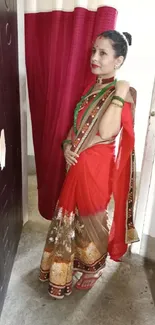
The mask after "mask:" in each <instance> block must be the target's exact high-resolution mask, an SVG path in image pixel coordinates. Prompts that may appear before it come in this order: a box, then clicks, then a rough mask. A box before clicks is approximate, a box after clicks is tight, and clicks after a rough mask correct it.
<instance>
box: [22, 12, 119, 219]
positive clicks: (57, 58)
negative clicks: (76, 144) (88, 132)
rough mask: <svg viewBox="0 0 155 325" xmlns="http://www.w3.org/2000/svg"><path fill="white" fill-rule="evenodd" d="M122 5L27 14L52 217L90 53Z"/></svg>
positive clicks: (44, 204) (32, 90)
mask: <svg viewBox="0 0 155 325" xmlns="http://www.w3.org/2000/svg"><path fill="white" fill-rule="evenodd" d="M116 17H117V11H116V9H114V8H112V7H107V6H104V7H101V8H98V10H97V11H96V12H94V11H89V10H87V9H83V8H75V10H74V11H73V12H64V11H52V12H46V13H35V14H34V13H33V14H26V15H25V24H26V25H25V28H26V66H27V78H28V89H29V100H30V111H31V119H32V131H33V141H34V150H35V160H36V170H37V180H38V202H39V211H40V214H41V215H42V216H43V217H44V218H46V219H51V218H52V214H53V211H54V208H55V204H56V201H57V198H58V195H59V191H60V188H61V186H62V182H63V180H64V176H65V168H64V167H65V163H64V159H63V153H62V150H61V142H62V140H63V139H64V138H65V136H66V135H67V132H68V130H69V128H70V126H71V124H72V118H73V111H74V108H75V105H76V102H77V101H78V100H79V99H80V96H81V94H82V92H83V90H84V87H85V86H86V85H87V83H88V82H90V80H91V79H92V78H93V76H92V75H91V73H90V67H89V57H90V50H91V45H92V41H93V39H94V38H95V37H96V35H98V34H99V33H101V32H103V31H104V30H108V29H114V28H115V23H116Z"/></svg>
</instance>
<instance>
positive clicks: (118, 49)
mask: <svg viewBox="0 0 155 325" xmlns="http://www.w3.org/2000/svg"><path fill="white" fill-rule="evenodd" d="M99 36H103V37H104V38H108V39H110V40H111V41H112V47H113V49H114V51H115V54H116V57H119V56H123V57H124V60H125V58H126V56H127V52H128V45H129V46H130V45H131V44H132V36H131V35H130V34H129V33H127V32H123V33H122V34H121V33H119V32H117V31H116V30H108V31H105V32H103V33H101V34H100V35H99Z"/></svg>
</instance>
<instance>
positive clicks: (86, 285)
mask: <svg viewBox="0 0 155 325" xmlns="http://www.w3.org/2000/svg"><path fill="white" fill-rule="evenodd" d="M102 273H103V270H100V271H99V272H98V273H96V274H88V273H86V274H85V273H83V275H82V276H81V278H80V279H79V280H78V281H77V283H76V285H75V288H76V289H79V290H90V289H91V288H92V287H93V286H94V284H95V283H96V281H97V280H98V279H99V278H100V276H101V275H102Z"/></svg>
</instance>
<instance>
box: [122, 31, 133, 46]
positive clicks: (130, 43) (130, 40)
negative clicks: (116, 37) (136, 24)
mask: <svg viewBox="0 0 155 325" xmlns="http://www.w3.org/2000/svg"><path fill="white" fill-rule="evenodd" d="M123 35H124V36H125V38H126V40H127V42H128V45H129V46H131V45H132V36H131V34H129V33H127V32H123Z"/></svg>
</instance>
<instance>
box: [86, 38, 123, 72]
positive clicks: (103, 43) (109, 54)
mask: <svg viewBox="0 0 155 325" xmlns="http://www.w3.org/2000/svg"><path fill="white" fill-rule="evenodd" d="M122 63H123V57H118V58H116V57H115V51H114V49H113V47H112V44H111V40H109V39H108V38H104V37H103V36H99V37H97V39H96V41H95V43H94V45H93V48H92V55H91V59H90V64H91V71H92V73H93V74H96V75H98V76H105V77H112V76H114V74H115V69H117V68H119V67H120V65H121V64H122Z"/></svg>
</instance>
